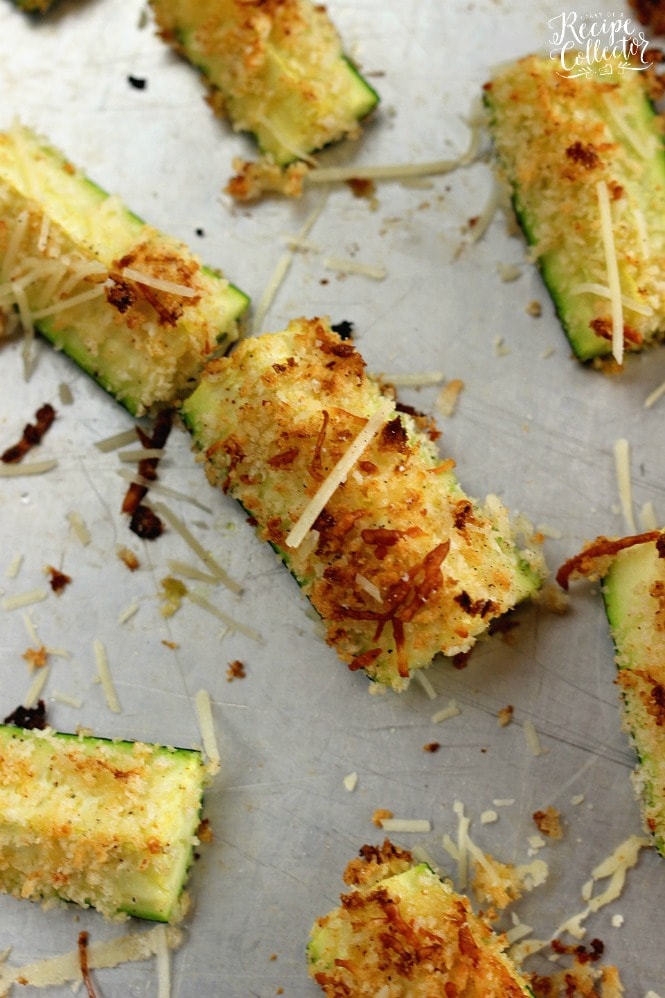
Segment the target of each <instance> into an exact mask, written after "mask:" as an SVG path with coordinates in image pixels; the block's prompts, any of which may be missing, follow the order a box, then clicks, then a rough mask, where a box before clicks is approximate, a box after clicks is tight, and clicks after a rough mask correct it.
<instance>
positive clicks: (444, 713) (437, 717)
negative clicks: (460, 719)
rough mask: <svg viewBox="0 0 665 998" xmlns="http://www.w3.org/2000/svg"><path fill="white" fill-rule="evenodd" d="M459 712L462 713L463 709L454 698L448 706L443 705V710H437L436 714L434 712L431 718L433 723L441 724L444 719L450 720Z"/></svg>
mask: <svg viewBox="0 0 665 998" xmlns="http://www.w3.org/2000/svg"><path fill="white" fill-rule="evenodd" d="M458 714H461V710H460V709H459V707H458V706H457V703H456V702H455V701H454V700H450V701H449V703H448V705H447V706H446V707H442V708H441V710H437V712H436V714H432V717H431V718H430V720H431V722H432V724H441V722H442V721H448V720H449V719H450V718H451V717H456V716H457V715H458Z"/></svg>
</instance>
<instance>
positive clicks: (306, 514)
mask: <svg viewBox="0 0 665 998" xmlns="http://www.w3.org/2000/svg"><path fill="white" fill-rule="evenodd" d="M392 411H393V404H392V402H390V400H389V399H384V400H383V402H382V403H381V405H380V406H379V408H378V409H377V410H376V412H373V413H372V415H371V416H370V417H369V419H368V420H367V422H366V424H365V426H364V427H363V428H362V430H361V431H360V433H359V434H358V436H357V437H356V438H355V440H354V441H353V443H352V444H351V446H350V447H349V448H348V449H347V451H346V453H345V454H344V455H343V456H342V457H341V458H340V460H339V461H338V462H337V464H336V465H335V467H334V468H333V469H332V471H331V472H330V474H329V475H328V477H327V478H326V479H325V480H324V481H323V482H322V483H321V485H320V486H319V488H318V489H317V491H316V492H315V494H314V495H313V496H312V498H311V499H310V500H309V502H308V503H307V505H306V506H305V508H304V510H303V511H302V513H301V514H300V516H299V518H298V520H297V521H296V522H295V523H294V525H293V526H292V527H291V530H290V531H289V533H288V534H287V536H286V546H287V547H290V548H297V547H299V546H300V545H301V544H302V542H303V541H304V539H305V537H306V536H307V534H308V533H309V531H310V530H311V528H312V525H313V524H314V521H315V520H316V518H317V517H318V515H319V513H321V512H322V511H323V510H324V509H325V506H326V503H327V502H328V500H329V499H330V498H331V496H332V495H334V493H335V492H336V491H337V489H338V488H339V486H340V485H341V484H342V482H344V481H346V477H347V475H348V474H349V472H350V471H351V469H352V468H353V466H354V464H355V463H356V461H357V460H358V459H359V458H360V456H361V454H362V453H363V451H364V450H365V448H366V447H367V445H368V444H369V443H370V441H371V440H372V439H373V438H374V437H375V436H376V434H377V433H378V432H379V430H380V429H381V427H382V426H383V425H384V424H385V422H386V420H387V419H388V416H389V414H390V413H391V412H392Z"/></svg>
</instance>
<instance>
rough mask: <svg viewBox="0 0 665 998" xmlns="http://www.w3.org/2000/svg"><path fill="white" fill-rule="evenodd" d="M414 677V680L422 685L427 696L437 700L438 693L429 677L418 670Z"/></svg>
mask: <svg viewBox="0 0 665 998" xmlns="http://www.w3.org/2000/svg"><path fill="white" fill-rule="evenodd" d="M413 675H414V678H415V679H416V680H417V682H419V683H420V685H421V686H422V688H423V689H424V691H425V693H426V694H427V696H428V697H429V699H430V700H436V698H437V692H436V690H435V689H434V687H433V685H432V681H431V680H430V678H429V676H426V675H425V674H424V672H423V671H422V669H416V671H415V672H414V673H413Z"/></svg>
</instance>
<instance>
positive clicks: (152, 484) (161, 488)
mask: <svg viewBox="0 0 665 998" xmlns="http://www.w3.org/2000/svg"><path fill="white" fill-rule="evenodd" d="M143 456H146V457H150V456H151V452H150V450H149V448H147V447H146V454H145V455H143V454H141V457H143ZM117 473H118V475H119V476H120V478H122V479H123V480H124V481H125V482H129V483H130V484H131V485H141V486H143V487H144V488H148V489H150V491H151V492H156V493H158V494H159V495H163V496H166V497H167V498H169V499H179V500H180V501H182V502H188V503H191V505H192V506H196V507H197V508H198V509H200V510H202V512H204V513H212V510H211V509H210V507H209V506H205V505H204V504H203V503H202V502H201V501H200V500H199V499H197V498H196V497H195V496H189V495H187V494H186V493H185V492H179V491H178V490H177V489H171V488H169V486H168V485H163V484H162V483H161V482H156V481H154V480H153V479H150V478H144V477H143V475H138V474H136V473H133V472H131V471H129V470H128V469H127V468H119V469H118V472H117Z"/></svg>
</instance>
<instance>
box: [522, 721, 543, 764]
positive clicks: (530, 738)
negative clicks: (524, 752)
mask: <svg viewBox="0 0 665 998" xmlns="http://www.w3.org/2000/svg"><path fill="white" fill-rule="evenodd" d="M524 735H525V737H526V744H527V748H528V749H529V752H530V753H531V755H534V756H538V755H542V754H543V752H544V749H543V747H542V745H541V744H540V738H539V737H538V732H537V731H536V728H535V725H534V723H533V721H530V720H528V719H527V720H526V721H525V722H524Z"/></svg>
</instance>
